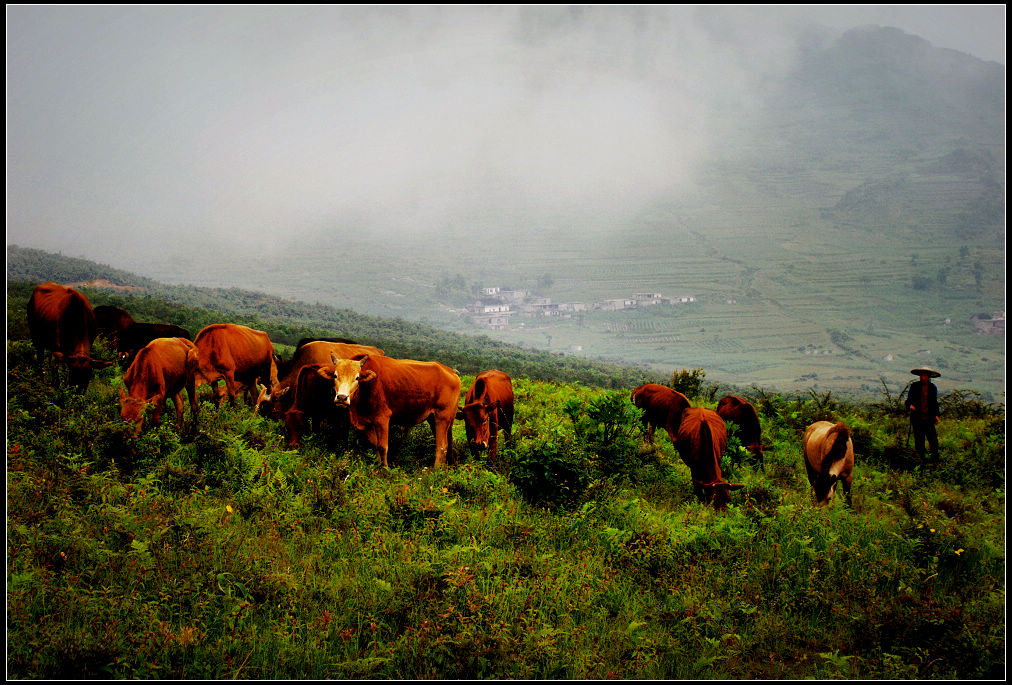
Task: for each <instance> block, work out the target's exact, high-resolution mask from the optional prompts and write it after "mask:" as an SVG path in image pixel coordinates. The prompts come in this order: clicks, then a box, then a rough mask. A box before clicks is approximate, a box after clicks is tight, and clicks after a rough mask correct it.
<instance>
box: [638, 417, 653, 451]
mask: <svg viewBox="0 0 1012 685" xmlns="http://www.w3.org/2000/svg"><path fill="white" fill-rule="evenodd" d="M640 423H642V424H643V435H645V436H646V438H647V442H649V443H650V444H651V445H652V444H654V425H653V424H652V423H650V419H648V418H647V416H646V414H644V415H643V416H642V417H640Z"/></svg>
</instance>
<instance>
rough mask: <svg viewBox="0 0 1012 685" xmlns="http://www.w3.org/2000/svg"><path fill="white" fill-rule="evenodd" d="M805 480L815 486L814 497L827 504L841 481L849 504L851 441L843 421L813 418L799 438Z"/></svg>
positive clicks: (852, 472)
mask: <svg viewBox="0 0 1012 685" xmlns="http://www.w3.org/2000/svg"><path fill="white" fill-rule="evenodd" d="M801 448H802V451H803V452H804V459H805V470H806V471H807V472H808V482H809V483H810V484H811V486H812V488H813V489H814V490H815V501H816V503H818V504H828V503H829V501H830V500H832V499H833V492H834V491H835V490H836V483H837V482H840V483H842V484H843V491H844V496H845V497H846V498H847V504H851V498H850V486H851V482H852V480H853V477H854V441H853V440H851V438H850V429H849V428H848V427H847V426H846V424H843V423H831V422H829V421H816V422H815V423H813V424H812V425H810V426H809V427H808V429H807V430H805V436H804V438H802V441H801Z"/></svg>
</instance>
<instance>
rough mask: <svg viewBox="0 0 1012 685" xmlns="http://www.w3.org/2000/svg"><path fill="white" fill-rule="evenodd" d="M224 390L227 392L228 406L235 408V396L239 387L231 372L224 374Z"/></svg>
mask: <svg viewBox="0 0 1012 685" xmlns="http://www.w3.org/2000/svg"><path fill="white" fill-rule="evenodd" d="M225 389H226V390H228V406H230V407H234V406H235V396H236V395H238V394H239V386H238V384H237V383H236V382H235V376H234V375H233V374H232V372H231V371H229V372H228V373H226V374H225Z"/></svg>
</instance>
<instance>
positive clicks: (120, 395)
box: [119, 385, 126, 402]
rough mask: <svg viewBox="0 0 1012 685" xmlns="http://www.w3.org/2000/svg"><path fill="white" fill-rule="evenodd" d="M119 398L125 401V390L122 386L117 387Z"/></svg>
mask: <svg viewBox="0 0 1012 685" xmlns="http://www.w3.org/2000/svg"><path fill="white" fill-rule="evenodd" d="M119 399H120V401H121V402H126V392H124V391H123V386H122V385H121V386H120V388H119Z"/></svg>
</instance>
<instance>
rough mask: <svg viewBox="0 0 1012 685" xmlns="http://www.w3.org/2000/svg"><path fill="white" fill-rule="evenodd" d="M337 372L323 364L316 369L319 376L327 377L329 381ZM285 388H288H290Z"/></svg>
mask: <svg viewBox="0 0 1012 685" xmlns="http://www.w3.org/2000/svg"><path fill="white" fill-rule="evenodd" d="M331 356H333V354H332V355H331ZM336 372H337V370H336V369H333V368H328V367H326V366H321V367H320V368H318V369H317V370H316V374H317V375H318V376H320V377H321V378H326V379H327V380H328V381H332V380H334V377H335V376H336V375H337V373H336ZM285 389H286V390H287V389H288V388H285Z"/></svg>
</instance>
